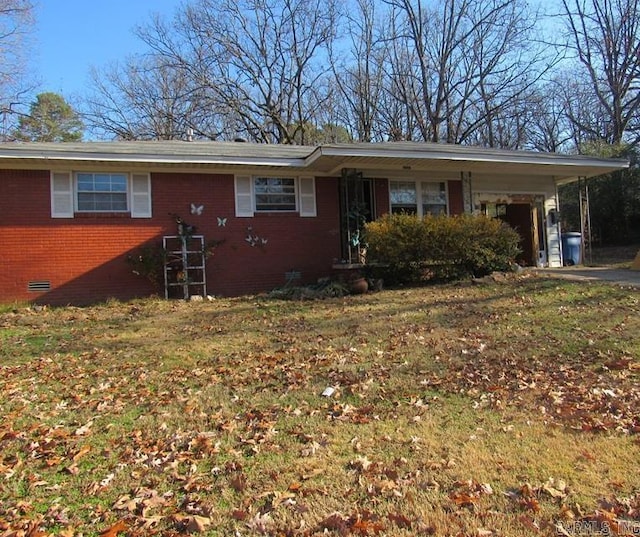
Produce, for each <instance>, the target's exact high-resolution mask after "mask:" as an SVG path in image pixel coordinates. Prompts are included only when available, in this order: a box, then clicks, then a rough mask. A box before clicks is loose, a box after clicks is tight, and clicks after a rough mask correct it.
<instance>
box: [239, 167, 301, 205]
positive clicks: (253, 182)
mask: <svg viewBox="0 0 640 537" xmlns="http://www.w3.org/2000/svg"><path fill="white" fill-rule="evenodd" d="M257 179H293V199H294V203H295V205H296V206H295V208H294V209H283V210H277V209H267V210H264V209H258V204H257V203H256V196H257V194H256V180H257ZM251 192H252V198H253V210H254V212H255V213H256V214H267V213H274V214H295V213H298V212H300V185H299V183H298V178H297V177H291V176H288V175H254V176H252V177H251Z"/></svg>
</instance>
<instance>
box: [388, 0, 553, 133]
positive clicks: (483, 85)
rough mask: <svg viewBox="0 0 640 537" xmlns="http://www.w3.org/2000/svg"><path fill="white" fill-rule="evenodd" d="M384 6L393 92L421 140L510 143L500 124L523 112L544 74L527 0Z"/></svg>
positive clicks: (409, 1) (394, 1)
mask: <svg viewBox="0 0 640 537" xmlns="http://www.w3.org/2000/svg"><path fill="white" fill-rule="evenodd" d="M384 1H385V3H386V4H388V5H389V6H390V7H391V9H392V14H393V19H392V20H393V24H392V27H393V28H394V32H395V33H394V35H393V38H392V49H393V53H392V59H391V62H392V64H393V69H392V70H391V74H390V79H389V84H388V87H389V91H390V92H391V93H392V94H393V95H395V96H396V98H398V99H401V100H402V101H403V102H404V103H405V105H406V106H407V108H408V109H409V110H410V112H409V115H410V116H411V118H412V122H413V124H414V127H415V131H416V134H417V135H418V136H419V137H420V138H421V139H424V140H428V141H432V142H439V141H445V142H450V143H463V142H466V141H470V140H478V139H480V138H481V139H483V140H485V143H486V144H487V145H500V143H506V142H504V141H502V142H501V141H500V140H499V139H498V138H500V137H499V136H497V134H496V133H495V132H494V130H495V129H497V128H499V127H498V125H497V124H496V123H495V122H496V121H497V120H503V119H504V118H505V117H507V116H508V115H509V113H505V110H507V109H508V108H509V107H513V109H516V108H517V106H516V105H517V104H518V103H520V102H521V101H522V98H523V96H524V95H525V94H527V93H528V92H529V91H530V89H531V87H533V85H534V84H535V83H536V81H537V80H539V78H540V77H541V74H542V73H543V72H544V69H545V67H544V65H545V64H543V62H542V59H543V56H542V53H541V51H540V49H539V48H538V47H537V46H536V44H535V43H534V42H532V41H531V40H530V39H529V36H530V34H531V31H532V28H533V25H534V22H535V20H536V17H535V14H530V13H528V11H527V10H526V6H525V5H524V3H523V2H521V0H490V1H478V0H445V1H444V2H441V3H427V2H423V1H422V0H384ZM548 63H549V62H547V64H546V65H548ZM505 114H506V115H505ZM502 127H504V124H503V125H502ZM500 128H501V127H500ZM478 130H483V131H484V134H483V135H482V136H479V135H478V133H477V132H476V131H478ZM416 134H412V133H407V134H406V135H407V136H415V135H416ZM503 140H504V138H503ZM509 143H511V142H509Z"/></svg>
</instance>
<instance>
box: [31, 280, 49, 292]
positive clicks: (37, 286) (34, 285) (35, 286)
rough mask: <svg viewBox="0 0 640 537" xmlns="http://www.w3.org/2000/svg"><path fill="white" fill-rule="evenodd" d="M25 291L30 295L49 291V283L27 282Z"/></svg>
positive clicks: (40, 281) (45, 281)
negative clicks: (30, 293)
mask: <svg viewBox="0 0 640 537" xmlns="http://www.w3.org/2000/svg"><path fill="white" fill-rule="evenodd" d="M27 289H28V290H29V291H30V292H32V293H40V292H42V291H50V290H51V282H50V281H48V280H37V281H34V282H29V284H28V286H27Z"/></svg>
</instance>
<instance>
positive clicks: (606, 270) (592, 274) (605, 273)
mask: <svg viewBox="0 0 640 537" xmlns="http://www.w3.org/2000/svg"><path fill="white" fill-rule="evenodd" d="M532 270H533V271H534V272H536V273H538V274H543V275H545V276H551V277H552V278H563V279H567V280H575V281H596V282H597V281H601V282H611V283H615V284H618V285H622V286H625V287H637V288H639V289H640V270H629V269H621V268H611V267H583V266H574V267H562V268H544V269H539V268H534V269H532Z"/></svg>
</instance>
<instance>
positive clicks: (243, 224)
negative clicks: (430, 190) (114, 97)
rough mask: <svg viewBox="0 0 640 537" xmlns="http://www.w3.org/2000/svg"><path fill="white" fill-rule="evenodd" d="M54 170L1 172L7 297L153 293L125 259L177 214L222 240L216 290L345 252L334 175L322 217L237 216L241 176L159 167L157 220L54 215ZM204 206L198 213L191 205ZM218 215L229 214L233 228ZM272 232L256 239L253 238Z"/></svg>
mask: <svg viewBox="0 0 640 537" xmlns="http://www.w3.org/2000/svg"><path fill="white" fill-rule="evenodd" d="M49 183H50V181H49V172H47V171H11V170H4V171H2V170H0V233H1V234H2V235H1V237H2V239H1V240H0V245H1V246H2V252H3V255H2V258H1V261H0V301H3V302H7V301H13V300H33V301H38V302H42V303H50V304H65V303H89V302H95V301H100V300H105V299H108V298H111V297H114V298H121V299H127V298H131V297H134V296H143V295H147V294H150V293H151V292H152V287H151V285H150V284H149V283H148V282H147V281H146V280H144V279H143V278H140V277H138V276H136V275H134V274H133V273H132V272H131V267H130V266H129V265H128V264H127V263H126V261H125V259H126V256H127V254H128V253H130V252H132V251H135V250H136V249H137V248H138V247H140V246H141V245H143V244H145V243H150V242H151V243H158V244H159V243H160V241H161V237H162V235H167V234H175V232H176V225H175V221H174V219H173V217H171V216H170V215H169V213H176V214H178V215H180V216H182V218H183V219H184V220H186V221H187V222H188V223H190V224H193V225H195V226H197V228H198V230H197V233H199V234H203V235H204V236H205V239H206V240H212V239H215V240H224V241H225V242H224V243H223V244H222V245H221V246H219V247H218V248H217V250H216V252H215V255H214V256H213V257H211V258H209V259H208V260H207V280H208V292H209V293H210V294H220V295H238V294H243V293H252V292H256V291H262V290H268V289H270V288H273V287H276V286H278V285H282V284H283V283H285V272H287V271H291V270H294V271H299V272H301V275H302V281H303V282H313V281H315V280H316V279H317V278H318V277H321V276H324V275H327V274H329V273H330V267H331V263H332V261H333V259H334V258H337V257H339V255H340V240H339V232H338V224H339V218H338V212H337V211H338V202H337V196H338V187H337V181H336V180H335V179H319V180H317V181H316V190H317V207H318V217H317V218H300V217H299V216H297V215H274V214H270V215H259V216H256V217H254V218H235V216H234V188H233V176H231V175H224V176H222V175H220V176H212V175H205V174H179V175H178V174H164V173H163V174H152V179H151V188H152V195H153V218H140V219H138V218H133V219H132V218H130V217H129V216H128V215H124V216H121V215H117V216H116V215H76V218H69V219H57V218H51V209H50V185H49ZM191 203H195V204H197V205H204V211H203V214H202V215H200V216H198V215H191V214H190V204H191ZM217 217H221V218H226V219H227V223H226V226H225V227H220V226H218V220H217ZM249 226H251V227H252V233H253V235H258V236H259V237H261V238H265V239H267V243H266V245H264V246H255V247H251V246H250V245H249V244H248V243H247V242H246V241H245V237H246V236H247V234H248V232H249V231H248V227H249ZM37 280H46V281H50V282H51V290H50V291H49V292H41V293H34V292H29V291H28V290H27V286H28V283H29V282H30V281H37Z"/></svg>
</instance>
